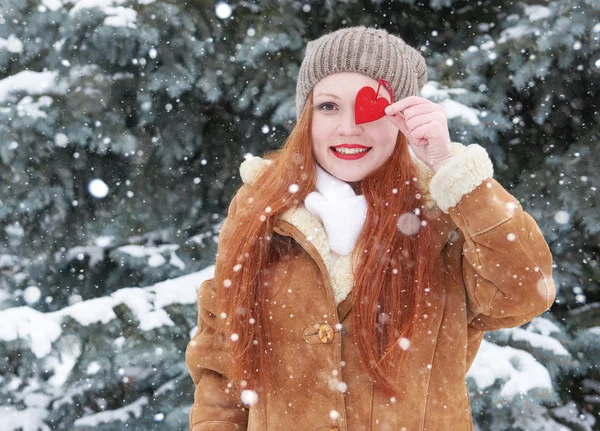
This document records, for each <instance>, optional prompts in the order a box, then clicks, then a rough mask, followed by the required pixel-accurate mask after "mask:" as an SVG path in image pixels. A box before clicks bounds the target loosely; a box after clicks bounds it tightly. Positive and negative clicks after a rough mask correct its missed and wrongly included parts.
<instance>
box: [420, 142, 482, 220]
mask: <svg viewBox="0 0 600 431" xmlns="http://www.w3.org/2000/svg"><path fill="white" fill-rule="evenodd" d="M493 175H494V167H493V165H492V161H491V160H490V157H489V156H488V153H487V151H485V149H484V148H483V147H482V146H481V145H477V144H471V145H469V146H467V147H466V149H465V150H464V151H463V152H462V153H460V154H457V155H455V156H453V158H452V159H451V160H450V161H449V162H448V163H446V164H445V165H444V166H442V167H441V168H440V170H439V171H437V172H436V174H435V175H434V176H433V178H432V179H431V183H430V184H429V192H430V193H431V197H432V198H433V200H434V201H435V202H436V204H437V206H438V207H439V208H440V209H441V210H442V211H443V212H445V213H446V214H447V213H448V208H450V207H453V206H455V205H456V204H457V203H458V202H459V201H460V200H461V199H462V197H463V196H464V195H466V194H467V193H470V192H471V191H473V190H474V189H475V188H476V187H477V186H478V185H479V184H481V183H482V182H483V181H484V180H485V179H487V178H490V177H492V176H493Z"/></svg>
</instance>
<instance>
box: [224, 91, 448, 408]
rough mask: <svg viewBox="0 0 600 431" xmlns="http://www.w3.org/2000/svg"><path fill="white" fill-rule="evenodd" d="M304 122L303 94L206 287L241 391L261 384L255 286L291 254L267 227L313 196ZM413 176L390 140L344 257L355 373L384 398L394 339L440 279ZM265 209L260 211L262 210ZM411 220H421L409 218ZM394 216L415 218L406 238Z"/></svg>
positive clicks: (398, 361) (365, 183)
mask: <svg viewBox="0 0 600 431" xmlns="http://www.w3.org/2000/svg"><path fill="white" fill-rule="evenodd" d="M311 122H312V93H310V94H309V96H308V100H307V102H306V104H305V106H304V109H303V111H302V112H301V114H300V117H299V119H298V122H297V124H296V126H295V127H294V129H293V130H292V132H291V134H290V135H289V137H288V139H287V140H286V142H285V144H284V146H283V147H282V148H281V149H279V150H275V151H273V152H271V153H268V154H266V155H265V158H266V159H268V160H271V161H272V163H271V164H270V165H269V166H268V167H267V168H266V169H263V171H262V172H261V173H260V174H259V176H258V178H256V181H255V184H254V186H253V193H252V198H253V201H252V202H243V203H240V204H239V205H238V207H239V209H238V213H241V214H242V215H241V216H240V217H241V218H240V220H243V223H239V224H234V225H232V227H231V229H232V230H231V233H230V234H229V237H231V238H235V241H230V242H229V243H228V244H227V245H226V247H227V251H226V253H223V256H224V257H223V258H222V259H221V260H219V259H217V269H216V273H215V279H216V280H217V282H216V288H217V291H218V293H217V295H218V297H219V298H220V302H219V305H220V310H222V311H223V312H224V313H225V316H224V318H221V319H217V326H216V330H217V331H220V332H222V333H223V334H225V335H226V338H225V339H226V340H229V339H230V338H229V335H230V334H237V336H238V338H237V341H236V342H233V343H229V344H230V352H231V354H232V358H235V359H234V360H233V362H232V364H231V367H232V369H231V370H230V377H231V378H232V379H233V380H234V382H237V384H240V383H241V385H242V387H248V388H253V389H257V390H260V389H259V388H264V387H266V386H267V385H268V383H269V374H270V373H269V370H270V366H271V364H270V363H269V355H268V352H269V348H268V342H269V341H268V337H269V334H268V318H267V316H268V310H267V305H266V304H267V302H266V299H267V289H265V288H263V286H265V283H268V280H269V268H273V267H275V265H272V263H273V262H277V261H279V260H281V259H286V258H288V259H289V256H291V254H292V252H293V250H292V248H293V247H294V244H293V243H292V241H291V239H290V238H287V237H286V238H282V237H275V236H274V233H273V226H274V223H275V221H276V220H277V218H278V217H279V216H280V215H281V214H282V213H283V212H285V211H286V210H288V209H289V208H292V207H294V206H296V205H298V204H299V203H301V202H303V201H304V199H305V198H306V196H307V195H308V194H309V193H310V192H312V191H313V190H314V189H315V184H316V161H315V158H314V155H313V149H312V140H311ZM418 177H419V175H418V167H417V165H416V164H415V163H414V162H413V161H412V159H411V155H410V153H409V150H408V143H407V140H406V137H405V136H404V135H402V134H401V133H398V138H397V141H396V148H395V150H394V152H393V153H392V155H391V156H390V158H389V159H388V160H387V161H386V162H385V163H384V164H383V165H382V166H381V167H379V168H378V169H377V170H375V171H374V172H372V173H371V174H369V175H368V176H367V177H366V178H364V179H363V180H362V181H361V183H360V188H361V192H362V194H363V195H364V197H365V199H366V201H367V205H368V211H367V218H366V221H365V224H364V227H363V230H362V233H361V234H360V236H359V238H358V241H357V243H356V247H355V250H354V253H357V255H356V262H357V266H356V267H355V268H354V279H355V286H354V304H353V319H352V324H353V327H354V334H355V337H356V338H355V340H356V342H357V343H356V345H357V348H358V355H359V359H360V361H361V363H362V365H363V367H364V369H365V370H366V372H367V373H368V374H369V375H370V376H371V378H372V379H373V381H374V382H375V384H376V385H378V386H379V387H380V388H381V389H382V390H384V391H385V393H387V394H389V395H395V396H397V397H399V394H398V393H397V390H396V388H395V385H394V382H395V381H396V380H397V379H398V378H399V376H400V373H401V365H402V361H403V355H404V354H405V350H403V348H401V346H400V345H399V342H398V341H399V340H401V339H402V338H407V339H409V340H410V338H411V336H412V334H413V333H414V329H415V325H416V324H417V323H416V322H417V320H418V318H419V317H420V316H421V314H422V313H421V311H420V309H421V308H422V307H423V302H424V298H425V289H426V288H427V287H431V286H432V285H433V284H434V283H435V281H436V280H440V279H441V278H439V277H441V273H440V271H441V269H440V268H441V266H442V265H439V264H437V262H436V260H437V255H436V253H435V249H434V235H433V233H432V232H431V229H430V224H428V223H423V222H421V221H420V220H422V216H423V215H424V214H425V212H424V207H423V200H422V199H421V196H422V195H423V194H424V193H423V191H422V190H421V189H420V188H419V184H418V181H417V178H418ZM290 184H297V185H298V191H297V192H296V193H290V191H289V186H290ZM269 207H270V212H268V213H267V212H265V210H264V209H265V208H269ZM417 214H421V217H420V218H419V220H417V217H416V215H417ZM401 215H404V216H403V219H404V217H406V215H408V217H406V219H407V220H409V222H408V223H409V224H410V223H411V222H412V223H413V224H414V223H415V220H416V225H414V226H412V228H416V229H414V230H415V231H417V232H416V233H414V234H413V232H410V234H407V233H406V232H404V233H403V232H402V230H403V229H402V227H401V228H400V229H399V226H398V225H399V223H398V220H399V217H400V216H401ZM401 220H402V219H401ZM419 223H420V224H419ZM421 224H422V225H423V226H421ZM364 250H367V251H368V252H366V253H365V252H362V251H364ZM296 251H298V250H296ZM219 254H220V255H221V254H222V253H221V252H220V253H219ZM247 260H248V261H249V264H248V265H245V264H244V262H245V261H247ZM240 264H241V269H240ZM234 268H237V269H234ZM221 280H229V281H230V283H228V284H229V285H230V287H228V288H222V281H221ZM251 318H252V319H254V321H253V322H251V321H250V320H251ZM250 370H253V371H250ZM244 382H245V383H244Z"/></svg>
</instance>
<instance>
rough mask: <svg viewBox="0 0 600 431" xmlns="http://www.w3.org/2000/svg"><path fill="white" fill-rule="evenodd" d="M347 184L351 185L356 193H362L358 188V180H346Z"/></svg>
mask: <svg viewBox="0 0 600 431" xmlns="http://www.w3.org/2000/svg"><path fill="white" fill-rule="evenodd" d="M348 185H349V186H350V187H352V190H354V193H356V195H362V191H361V190H360V181H353V182H348Z"/></svg>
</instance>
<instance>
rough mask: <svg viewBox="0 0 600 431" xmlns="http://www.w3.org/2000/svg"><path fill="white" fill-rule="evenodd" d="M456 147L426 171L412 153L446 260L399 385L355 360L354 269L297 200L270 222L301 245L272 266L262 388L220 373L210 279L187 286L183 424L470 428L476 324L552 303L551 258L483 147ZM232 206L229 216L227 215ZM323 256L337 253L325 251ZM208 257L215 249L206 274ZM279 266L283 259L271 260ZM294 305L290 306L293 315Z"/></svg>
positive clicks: (220, 344) (204, 427)
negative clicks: (193, 316) (257, 391)
mask: <svg viewBox="0 0 600 431" xmlns="http://www.w3.org/2000/svg"><path fill="white" fill-rule="evenodd" d="M452 145H453V151H454V154H455V157H454V158H453V160H452V161H451V162H450V163H448V164H447V165H445V166H444V167H443V168H442V169H440V170H439V171H438V172H437V173H435V175H434V174H433V172H432V171H430V170H429V168H427V167H426V166H425V165H424V164H423V163H422V162H420V161H419V160H415V162H416V163H417V165H418V166H419V169H420V178H419V181H421V184H422V189H423V190H424V192H425V193H426V196H424V198H425V202H426V203H427V205H428V208H429V209H430V210H432V211H437V213H438V216H437V219H436V220H435V228H436V229H437V230H438V232H439V236H438V238H439V243H438V244H437V248H438V249H439V253H441V256H442V258H443V262H444V263H445V265H446V266H447V268H448V276H447V277H446V279H445V280H444V283H442V284H441V287H442V288H441V289H439V290H437V291H435V292H430V294H429V302H428V304H427V306H428V310H429V312H428V313H426V314H427V317H426V318H423V319H422V321H420V322H419V324H420V326H419V328H418V329H417V331H416V333H415V334H414V336H413V338H412V339H411V344H410V347H409V349H408V353H409V355H408V357H407V362H406V365H405V372H404V376H403V378H402V379H401V380H400V381H399V382H398V384H399V387H400V388H401V391H402V393H403V395H404V396H403V397H401V399H398V400H394V402H392V400H390V398H389V397H384V396H383V395H382V394H381V393H380V392H379V391H378V390H377V388H374V387H373V384H372V381H371V379H370V378H369V376H368V375H367V374H366V373H365V371H364V370H363V368H362V366H361V364H360V362H359V360H358V356H357V348H356V345H355V344H354V341H353V328H352V300H353V296H352V271H351V268H350V265H349V261H347V260H344V259H342V258H340V259H335V261H334V260H333V259H330V257H331V252H330V250H329V246H328V242H327V236H326V234H325V231H324V228H323V226H322V224H321V222H320V220H319V219H318V218H316V217H315V216H313V215H312V214H311V213H309V212H308V211H307V210H306V208H304V206H303V205H302V204H300V205H299V206H298V207H296V208H292V209H290V210H288V211H287V212H286V213H284V214H283V215H282V216H281V217H280V219H279V221H278V223H277V224H276V226H275V233H276V234H278V235H284V236H289V237H292V238H293V239H294V240H295V241H297V242H298V244H299V245H300V246H301V247H302V249H303V252H302V254H301V255H300V256H298V258H297V259H296V260H295V263H294V265H292V266H291V270H290V267H289V266H287V265H286V267H285V268H286V271H284V270H283V269H282V270H281V271H280V273H278V275H277V276H276V278H275V280H276V281H277V283H276V284H274V285H273V286H272V287H271V289H270V292H271V297H270V298H269V304H270V307H271V308H270V310H269V311H270V312H271V313H272V332H271V334H270V337H271V340H277V341H276V342H274V343H273V346H272V359H274V361H273V363H275V364H281V366H280V367H274V369H273V379H274V382H273V388H274V389H273V390H271V392H269V393H265V394H261V395H260V397H259V399H258V402H257V403H256V404H254V405H252V406H247V405H245V404H243V403H242V402H241V400H240V393H239V392H238V391H237V390H236V389H235V386H234V385H228V383H229V381H228V376H227V370H226V369H225V366H224V363H225V360H224V358H225V357H226V355H227V352H226V349H225V346H226V343H225V342H224V341H223V340H224V337H223V336H222V334H215V332H214V326H213V322H214V319H215V318H216V317H215V316H219V315H220V311H219V310H218V309H217V301H216V295H217V290H216V288H215V286H220V285H222V281H220V280H216V281H215V280H213V279H210V280H207V281H205V282H204V283H202V285H201V286H200V290H199V292H198V307H199V316H198V330H197V332H196V334H195V335H194V337H193V339H192V340H191V341H190V343H189V345H188V348H187V352H186V361H187V365H188V368H189V372H190V374H191V376H192V379H193V381H194V384H195V385H196V390H195V399H194V404H193V406H192V410H191V412H190V430H192V431H209V430H214V431H216V430H218V431H241V430H251V431H290V430H297V431H317V430H318V431H329V430H348V431H366V430H369V431H371V430H381V431H385V430H389V431H392V430H393V431H402V430H404V431H419V430H428V431H442V430H443V431H451V430H456V431H467V430H472V429H473V423H472V417H471V410H470V403H469V395H468V392H467V386H466V382H465V375H466V373H467V371H468V369H469V367H470V366H471V364H472V362H473V359H474V358H475V355H476V353H477V351H478V349H479V346H480V343H481V340H482V337H483V334H484V331H491V330H495V329H499V328H505V327H514V326H519V325H522V324H524V323H526V322H528V321H529V320H531V319H532V318H533V317H535V316H537V315H539V314H541V313H542V312H544V311H546V310H547V309H548V308H549V307H550V306H551V305H552V303H553V301H554V297H555V286H554V283H553V281H552V256H551V254H550V250H549V248H548V245H547V243H546V241H545V240H544V238H543V236H542V234H541V232H540V230H539V228H538V226H537V224H536V222H535V221H534V220H533V218H532V217H531V216H530V215H529V214H528V213H526V212H525V211H524V210H523V208H522V207H521V204H520V203H519V201H518V200H517V199H516V198H514V197H513V196H512V195H511V194H509V193H508V192H507V191H506V190H505V189H504V188H503V187H502V186H501V185H500V184H499V183H498V182H497V181H496V180H494V179H493V178H492V175H493V168H492V164H491V161H490V159H489V157H488V155H487V153H486V152H485V150H484V149H483V148H482V147H480V146H479V145H476V144H473V145H469V146H468V147H465V146H463V145H461V144H458V143H453V144H452ZM264 162H265V161H264V160H262V159H261V158H258V157H256V158H253V159H250V160H247V161H245V162H244V163H243V164H242V166H241V168H240V172H241V174H242V179H243V180H244V182H245V183H246V184H245V185H243V186H242V188H241V189H240V190H239V191H238V193H237V194H236V196H235V197H234V199H233V200H232V202H231V205H230V207H229V213H228V217H227V219H226V221H225V223H224V225H223V228H222V231H221V234H220V240H219V249H221V248H222V247H227V244H228V243H229V242H230V241H235V238H231V237H229V236H228V229H230V227H231V226H232V225H233V224H234V223H243V220H238V219H237V218H236V208H238V207H239V206H240V205H243V202H245V201H246V198H245V197H246V196H248V195H249V194H250V193H251V192H252V184H253V180H254V179H255V177H256V174H257V172H258V171H259V170H260V169H261V166H262V164H263V163H264ZM238 218H239V217H238ZM332 262H334V263H332ZM218 265H219V259H218V258H217V273H218ZM282 268H283V267H282ZM292 315H293V318H291V316H292Z"/></svg>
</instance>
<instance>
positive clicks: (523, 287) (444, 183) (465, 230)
mask: <svg viewBox="0 0 600 431" xmlns="http://www.w3.org/2000/svg"><path fill="white" fill-rule="evenodd" d="M492 175H493V167H492V162H491V160H490V159H489V157H488V155H487V152H486V151H485V150H484V149H483V148H482V147H481V146H479V145H476V144H473V145H469V146H468V147H466V149H465V150H464V151H463V152H462V153H460V154H458V155H455V156H454V157H453V159H452V160H451V161H450V162H448V163H447V164H446V165H444V166H443V167H442V168H441V169H440V170H438V172H437V173H436V174H435V175H434V177H433V179H432V180H431V183H430V187H429V188H430V192H431V196H432V198H433V199H434V200H435V201H436V203H437V204H438V206H439V207H440V209H441V210H442V211H444V212H446V213H447V214H448V215H449V216H450V217H451V218H452V220H453V221H454V223H455V224H456V226H457V227H458V228H459V229H460V231H461V233H462V236H464V241H462V243H457V244H459V245H460V246H462V253H461V254H460V256H461V258H460V259H461V262H460V265H461V267H462V278H463V280H462V283H463V284H464V288H465V291H466V296H467V308H468V312H469V316H470V317H469V320H470V326H471V327H472V328H474V329H478V330H481V331H491V330H495V329H500V328H507V327H514V326H519V325H522V324H524V323H526V322H528V321H530V320H531V319H533V318H534V317H535V316H537V315H539V314H541V313H543V312H544V311H546V310H547V309H548V308H550V306H551V305H552V303H553V302H554V298H555V295H556V290H555V286H554V282H553V280H552V255H551V253H550V249H549V247H548V244H547V243H546V241H545V239H544V237H543V235H542V233H541V231H540V229H539V227H538V225H537V224H536V222H535V221H534V220H533V218H532V217H531V216H530V215H529V214H528V213H527V212H525V211H524V210H523V208H522V206H521V204H520V203H519V201H518V200H517V199H516V198H515V197H514V196H512V195H511V194H510V193H508V192H507V191H506V190H505V189H504V188H503V187H502V186H501V185H500V184H499V183H498V182H497V181H496V180H494V179H493V178H492Z"/></svg>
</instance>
